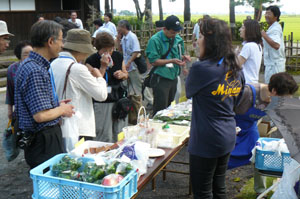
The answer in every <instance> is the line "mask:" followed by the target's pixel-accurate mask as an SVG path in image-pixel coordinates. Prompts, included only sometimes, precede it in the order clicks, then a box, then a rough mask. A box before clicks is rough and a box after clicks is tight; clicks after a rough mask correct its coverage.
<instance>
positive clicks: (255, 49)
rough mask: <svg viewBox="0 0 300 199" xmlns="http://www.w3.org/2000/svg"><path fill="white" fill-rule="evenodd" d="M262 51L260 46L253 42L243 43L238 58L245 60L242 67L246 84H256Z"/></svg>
mask: <svg viewBox="0 0 300 199" xmlns="http://www.w3.org/2000/svg"><path fill="white" fill-rule="evenodd" d="M262 51H263V50H262V47H261V45H260V44H257V43H255V42H246V43H244V46H243V48H242V51H241V53H240V56H242V57H243V58H245V59H246V61H245V63H244V64H243V66H242V67H243V72H244V75H245V80H246V83H247V84H249V83H258V79H259V70H260V66H261V59H262Z"/></svg>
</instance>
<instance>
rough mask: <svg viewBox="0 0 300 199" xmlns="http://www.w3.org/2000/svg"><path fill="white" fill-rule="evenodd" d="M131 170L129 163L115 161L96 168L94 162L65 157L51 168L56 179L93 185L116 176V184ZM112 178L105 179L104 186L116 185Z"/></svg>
mask: <svg viewBox="0 0 300 199" xmlns="http://www.w3.org/2000/svg"><path fill="white" fill-rule="evenodd" d="M132 169H133V167H132V165H131V164H130V163H125V162H119V161H117V160H116V161H113V162H112V163H110V164H107V165H104V166H98V165H96V163H94V162H86V163H82V160H81V159H80V158H79V159H78V158H72V157H70V156H68V155H65V156H64V157H63V158H62V159H61V161H60V162H59V163H57V164H54V165H53V166H52V169H51V171H52V174H53V175H54V176H56V177H60V178H65V179H69V180H77V181H83V182H88V183H95V184H103V180H104V178H105V176H111V174H118V178H117V180H116V182H117V183H116V184H118V183H119V182H120V181H121V180H122V179H123V178H124V177H125V176H126V175H127V174H128V173H129V172H130V171H131V170H132ZM112 178H113V177H108V178H107V179H106V182H105V185H106V186H113V185H116V184H115V183H114V181H113V179H112ZM109 184H112V185H109Z"/></svg>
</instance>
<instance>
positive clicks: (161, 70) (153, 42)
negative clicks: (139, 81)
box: [146, 30, 184, 80]
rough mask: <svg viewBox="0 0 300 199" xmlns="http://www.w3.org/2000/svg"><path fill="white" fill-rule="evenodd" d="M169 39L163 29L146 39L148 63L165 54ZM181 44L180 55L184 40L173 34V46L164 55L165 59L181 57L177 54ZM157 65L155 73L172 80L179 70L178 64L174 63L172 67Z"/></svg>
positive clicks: (182, 50)
mask: <svg viewBox="0 0 300 199" xmlns="http://www.w3.org/2000/svg"><path fill="white" fill-rule="evenodd" d="M169 44H170V39H169V38H167V37H166V35H165V34H164V32H163V30H161V31H160V32H157V33H156V34H155V35H153V36H152V37H151V39H150V40H149V41H148V45H147V49H146V55H147V57H148V59H149V62H150V63H153V62H155V61H156V60H157V59H161V57H162V56H163V55H165V54H166V53H167V51H168V49H169ZM178 44H180V45H181V52H182V55H183V54H184V42H183V39H182V38H181V37H180V36H179V35H178V34H177V35H176V36H175V40H174V44H173V47H172V49H171V51H170V53H169V55H168V56H167V57H166V59H173V58H178V59H181V57H180V55H179V45H178ZM156 67H158V68H157V69H156V70H155V72H154V73H155V74H157V75H159V76H162V77H164V78H167V79H171V80H174V79H176V78H177V76H178V75H179V74H180V72H181V68H180V66H178V65H176V64H174V67H172V68H168V67H166V65H162V66H156Z"/></svg>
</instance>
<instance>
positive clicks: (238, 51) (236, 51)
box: [234, 46, 241, 55]
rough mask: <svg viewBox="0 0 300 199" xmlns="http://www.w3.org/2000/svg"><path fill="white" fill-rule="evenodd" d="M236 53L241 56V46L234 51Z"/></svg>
mask: <svg viewBox="0 0 300 199" xmlns="http://www.w3.org/2000/svg"><path fill="white" fill-rule="evenodd" d="M234 52H235V54H236V55H239V54H240V52H241V49H240V46H237V47H236V48H235V49H234Z"/></svg>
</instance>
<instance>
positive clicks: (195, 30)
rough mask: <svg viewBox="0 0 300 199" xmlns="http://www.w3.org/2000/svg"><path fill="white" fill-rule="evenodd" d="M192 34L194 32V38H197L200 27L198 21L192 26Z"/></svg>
mask: <svg viewBox="0 0 300 199" xmlns="http://www.w3.org/2000/svg"><path fill="white" fill-rule="evenodd" d="M193 34H195V36H196V39H199V34H200V27H199V24H198V23H196V24H195V26H194V30H193Z"/></svg>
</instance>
